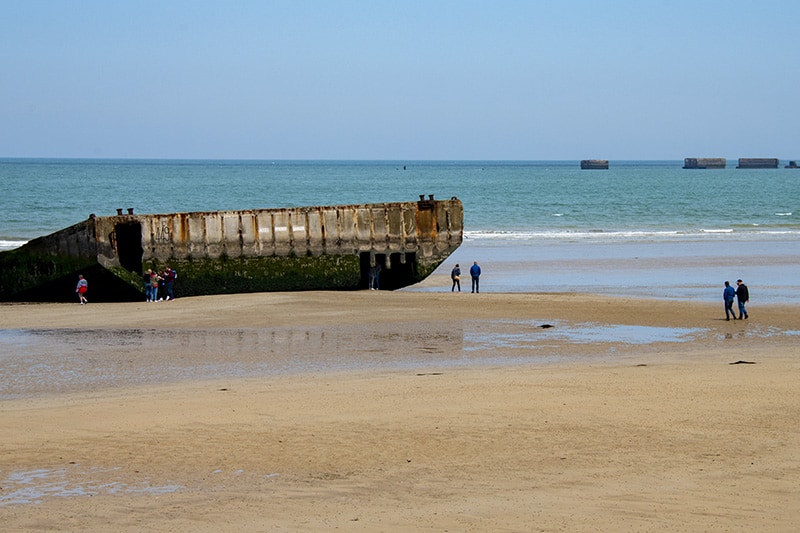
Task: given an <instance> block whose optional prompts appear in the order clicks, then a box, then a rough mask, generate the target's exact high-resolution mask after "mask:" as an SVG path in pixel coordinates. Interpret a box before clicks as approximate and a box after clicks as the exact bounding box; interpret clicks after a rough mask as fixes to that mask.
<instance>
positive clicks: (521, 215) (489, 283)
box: [0, 159, 800, 302]
mask: <svg viewBox="0 0 800 533" xmlns="http://www.w3.org/2000/svg"><path fill="white" fill-rule="evenodd" d="M682 164H683V162H682V161H611V164H610V168H609V170H581V169H580V165H579V162H578V161H532V162H503V161H435V162H428V161H169V160H153V161H148V160H73V159H67V160H54V159H0V183H2V187H3V189H2V195H0V250H3V249H9V248H13V247H15V246H19V245H21V244H22V243H24V242H25V241H27V240H29V239H31V238H34V237H37V236H40V235H46V234H49V233H52V232H54V231H57V230H59V229H61V228H64V227H66V226H69V225H72V224H74V223H76V222H78V221H80V220H83V219H85V218H86V217H87V216H88V215H89V214H90V213H95V214H97V215H99V216H104V215H113V214H115V213H116V209H117V208H122V209H127V208H130V207H132V208H134V210H135V212H136V213H171V212H186V211H216V210H237V209H251V208H253V209H257V208H269V207H292V206H304V205H330V204H360V203H371V202H394V201H414V200H417V199H418V198H419V195H420V194H424V195H426V196H427V195H431V194H432V195H434V197H435V198H450V197H452V196H457V197H458V198H460V199H461V200H462V201H463V203H464V227H465V232H464V244H463V245H462V246H461V248H459V249H458V250H457V251H456V252H455V253H454V254H453V255H452V256H451V258H450V259H449V260H448V261H447V262H446V263H445V264H443V265H442V266H441V267H440V268H439V270H438V271H437V273H438V274H442V275H446V274H447V272H449V269H450V268H451V267H452V265H453V264H454V263H455V262H460V263H461V264H462V266H463V265H465V264H466V265H468V264H470V263H472V261H479V262H480V263H481V265H482V266H483V267H484V277H483V281H482V289H484V291H486V290H489V291H495V292H509V291H511V292H518V291H523V292H527V291H536V292H562V291H563V292H595V293H602V294H611V295H624V296H637V297H641V296H647V297H656V298H677V299H684V298H689V299H702V300H709V301H715V300H717V299H720V298H721V291H722V281H723V280H726V279H728V280H735V279H737V278H743V279H745V280H746V282H747V283H748V284H749V286H750V288H751V293H753V295H754V300H755V301H760V302H797V301H798V296H799V295H800V268H798V266H799V265H800V187H798V182H800V170H792V169H784V168H783V164H785V162H782V164H781V168H778V169H750V170H747V169H736V168H735V166H736V161H735V160H731V159H729V160H728V168H726V169H723V170H684V169H682V168H681V167H682ZM449 289H450V287H449V282H448V280H446V279H445V280H443V281H442V282H441V283H439V284H438V285H434V286H431V285H430V284H427V285H426V286H423V287H420V288H419V289H414V290H449ZM718 293H719V294H718Z"/></svg>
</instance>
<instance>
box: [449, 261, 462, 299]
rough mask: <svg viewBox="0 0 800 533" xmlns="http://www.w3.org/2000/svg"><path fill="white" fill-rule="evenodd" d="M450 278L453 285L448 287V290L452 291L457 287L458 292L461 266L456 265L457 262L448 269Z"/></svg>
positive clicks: (459, 289) (459, 290)
mask: <svg viewBox="0 0 800 533" xmlns="http://www.w3.org/2000/svg"><path fill="white" fill-rule="evenodd" d="M450 279H452V280H453V286H452V287H451V288H450V292H454V291H455V290H456V287H458V292H461V267H459V266H458V263H456V266H454V267H453V270H451V271H450Z"/></svg>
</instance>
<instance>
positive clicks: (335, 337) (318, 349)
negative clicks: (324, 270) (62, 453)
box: [0, 320, 698, 399]
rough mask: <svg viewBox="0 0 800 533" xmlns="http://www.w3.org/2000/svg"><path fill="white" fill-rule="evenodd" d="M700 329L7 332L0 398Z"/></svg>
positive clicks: (479, 325) (659, 337)
mask: <svg viewBox="0 0 800 533" xmlns="http://www.w3.org/2000/svg"><path fill="white" fill-rule="evenodd" d="M542 324H545V325H546V326H547V327H546V328H543V327H542ZM697 332H698V330H686V329H680V328H677V329H676V328H653V327H642V326H624V327H623V326H619V327H616V328H615V327H608V326H605V327H599V326H596V325H591V324H579V325H569V324H564V323H559V322H554V321H551V322H550V323H547V321H534V320H525V321H513V320H512V321H509V320H498V321H474V322H469V321H466V322H460V321H439V322H437V321H434V322H418V323H411V324H409V323H403V324H398V325H386V324H384V325H381V326H380V327H379V328H378V327H376V326H375V325H365V326H340V327H335V328H333V327H277V328H257V329H255V328H254V329H248V328H242V329H198V330H186V329H180V330H178V329H175V330H171V329H93V330H70V329H34V330H23V329H18V330H0V347H2V348H3V349H2V351H0V363H2V366H3V368H4V371H5V374H6V379H5V380H3V382H2V383H0V399H11V398H23V397H32V396H39V395H48V394H61V393H68V392H78V391H86V390H95V389H104V388H109V387H115V386H128V385H144V384H158V383H168V382H176V381H184V380H197V379H215V378H224V377H258V376H270V375H281V374H291V373H307V372H324V371H341V370H352V369H363V370H367V369H384V370H400V369H420V368H421V369H430V368H439V367H453V366H464V365H481V364H515V363H520V362H525V363H532V364H542V363H547V362H551V361H557V360H564V359H565V358H569V357H581V356H586V355H589V354H595V355H596V354H598V353H608V352H609V351H616V348H617V346H618V345H619V344H620V343H622V344H625V345H642V344H647V343H658V342H682V341H684V340H688V339H690V338H691V337H692V335H694V334H696V333H697ZM565 341H566V342H567V343H570V344H571V345H572V346H573V349H572V350H571V351H570V353H569V354H567V355H565V354H564V353H563V351H561V352H560V351H558V350H556V349H555V346H556V344H557V343H563V342H565ZM581 346H582V348H581ZM498 348H501V349H502V350H500V352H502V353H500V352H499V351H498ZM154 353H155V354H158V355H157V356H155V357H154V356H152V355H149V356H148V355H145V354H154Z"/></svg>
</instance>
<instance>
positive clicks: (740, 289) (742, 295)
mask: <svg viewBox="0 0 800 533" xmlns="http://www.w3.org/2000/svg"><path fill="white" fill-rule="evenodd" d="M736 299H737V300H738V301H739V320H742V319H744V318H750V315H748V314H747V309H745V308H744V304H746V303H747V300H749V299H750V291H748V290H747V285H745V284H744V283H742V280H740V279H737V280H736Z"/></svg>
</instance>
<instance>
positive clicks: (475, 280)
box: [469, 261, 481, 292]
mask: <svg viewBox="0 0 800 533" xmlns="http://www.w3.org/2000/svg"><path fill="white" fill-rule="evenodd" d="M469 275H470V277H472V292H481V291H480V277H481V267H480V266H478V262H477V261H475V262H474V263H472V266H471V267H470V268H469Z"/></svg>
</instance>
